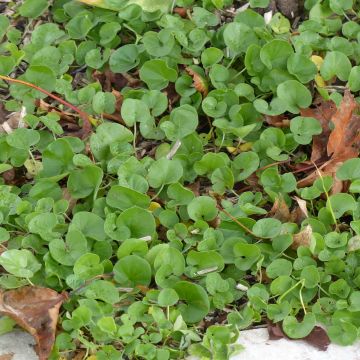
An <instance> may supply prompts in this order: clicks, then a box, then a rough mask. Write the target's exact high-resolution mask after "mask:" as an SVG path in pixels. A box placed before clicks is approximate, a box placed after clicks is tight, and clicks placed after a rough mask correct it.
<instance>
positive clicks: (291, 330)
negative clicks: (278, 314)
mask: <svg viewBox="0 0 360 360" xmlns="http://www.w3.org/2000/svg"><path fill="white" fill-rule="evenodd" d="M315 324H316V317H315V315H314V314H313V313H307V314H305V316H304V319H303V320H302V321H301V322H298V321H297V319H296V318H295V317H294V316H287V317H286V318H285V319H284V321H283V326H282V327H283V330H284V332H285V334H286V335H287V336H289V337H290V338H292V339H301V338H304V337H306V336H308V335H309V334H310V333H311V331H312V330H313V329H314V327H315Z"/></svg>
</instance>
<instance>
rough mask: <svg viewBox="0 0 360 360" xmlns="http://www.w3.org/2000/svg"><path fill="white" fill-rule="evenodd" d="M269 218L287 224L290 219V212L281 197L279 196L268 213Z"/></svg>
mask: <svg viewBox="0 0 360 360" xmlns="http://www.w3.org/2000/svg"><path fill="white" fill-rule="evenodd" d="M269 216H270V217H272V218H274V219H278V220H280V221H281V222H287V221H289V219H290V210H289V207H288V206H287V204H286V201H285V200H284V198H283V197H282V196H279V197H278V198H276V200H275V201H274V204H273V207H272V208H271V210H270V212H269Z"/></svg>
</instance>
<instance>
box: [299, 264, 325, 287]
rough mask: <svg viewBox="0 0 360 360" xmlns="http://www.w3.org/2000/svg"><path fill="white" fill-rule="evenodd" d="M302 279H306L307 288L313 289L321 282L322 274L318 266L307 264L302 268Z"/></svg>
mask: <svg viewBox="0 0 360 360" xmlns="http://www.w3.org/2000/svg"><path fill="white" fill-rule="evenodd" d="M300 279H303V280H304V286H305V288H307V289H313V288H315V287H317V286H318V284H319V282H320V274H319V271H318V269H317V267H316V266H314V265H309V266H305V267H304V268H303V269H302V270H301V274H300Z"/></svg>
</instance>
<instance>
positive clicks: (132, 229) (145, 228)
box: [116, 206, 156, 240]
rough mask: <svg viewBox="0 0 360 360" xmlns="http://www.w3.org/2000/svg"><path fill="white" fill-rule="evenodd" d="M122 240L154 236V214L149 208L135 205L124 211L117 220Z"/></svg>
mask: <svg viewBox="0 0 360 360" xmlns="http://www.w3.org/2000/svg"><path fill="white" fill-rule="evenodd" d="M116 226H117V231H118V232H119V233H121V234H122V236H121V240H125V239H128V238H143V237H148V236H152V235H153V234H154V232H155V229H156V224H155V219H154V216H153V215H152V214H151V213H150V212H149V211H147V210H145V209H142V208H140V207H138V206H133V207H131V208H129V209H126V210H125V211H124V212H122V213H121V214H120V215H119V217H118V218H117V220H116Z"/></svg>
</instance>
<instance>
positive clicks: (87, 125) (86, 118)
mask: <svg viewBox="0 0 360 360" xmlns="http://www.w3.org/2000/svg"><path fill="white" fill-rule="evenodd" d="M0 79H1V80H5V81H8V82H12V83H16V84H20V85H24V86H27V87H30V88H32V89H35V90H37V91H40V92H42V93H43V94H45V95H47V96H49V97H51V98H52V99H54V100H56V101H57V102H59V103H61V104H63V105H64V106H66V107H68V108H70V109H71V110H74V111H75V112H77V113H78V114H79V116H80V117H81V119H82V120H83V122H84V123H83V128H82V132H83V133H82V135H83V137H86V136H87V135H88V134H89V133H90V132H91V122H90V119H89V115H88V114H87V113H86V112H85V111H82V110H81V109H79V108H78V107H77V106H75V105H72V104H70V103H69V102H67V101H65V100H63V99H61V98H60V97H58V96H56V95H54V94H52V93H50V92H49V91H47V90H45V89H43V88H40V87H39V86H36V85H34V84H32V83H29V82H27V81H23V80H19V79H12V78H11V77H8V76H4V75H0Z"/></svg>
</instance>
